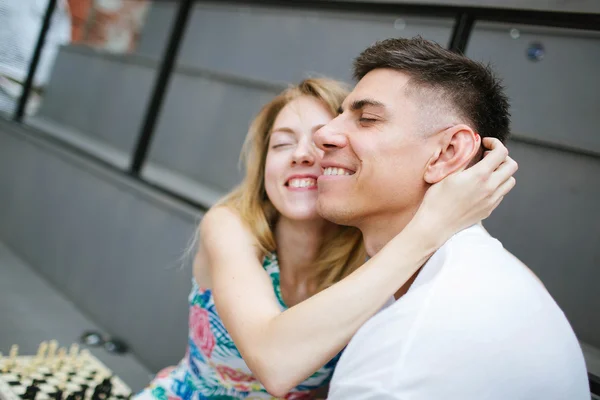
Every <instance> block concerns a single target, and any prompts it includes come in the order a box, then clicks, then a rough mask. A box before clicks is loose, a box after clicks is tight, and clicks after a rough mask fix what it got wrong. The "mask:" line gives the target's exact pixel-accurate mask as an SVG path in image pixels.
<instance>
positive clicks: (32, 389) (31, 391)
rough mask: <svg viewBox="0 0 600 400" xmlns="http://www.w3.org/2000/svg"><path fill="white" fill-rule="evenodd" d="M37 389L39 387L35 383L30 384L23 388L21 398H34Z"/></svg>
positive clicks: (24, 399)
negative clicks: (23, 391)
mask: <svg viewBox="0 0 600 400" xmlns="http://www.w3.org/2000/svg"><path fill="white" fill-rule="evenodd" d="M39 391H40V388H39V387H38V386H37V385H36V384H31V385H29V386H27V389H25V393H24V394H23V395H21V398H22V399H23V400H35V396H36V395H37V394H38V392H39Z"/></svg>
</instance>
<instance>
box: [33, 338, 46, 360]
mask: <svg viewBox="0 0 600 400" xmlns="http://www.w3.org/2000/svg"><path fill="white" fill-rule="evenodd" d="M47 350H48V342H42V343H40V347H38V351H37V355H36V359H37V361H38V362H41V361H43V360H44V358H45V357H46V351H47Z"/></svg>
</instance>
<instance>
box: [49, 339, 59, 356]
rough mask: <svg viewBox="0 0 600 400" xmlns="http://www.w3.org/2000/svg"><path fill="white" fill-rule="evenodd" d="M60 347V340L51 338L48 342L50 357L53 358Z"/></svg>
mask: <svg viewBox="0 0 600 400" xmlns="http://www.w3.org/2000/svg"><path fill="white" fill-rule="evenodd" d="M57 349H58V342H57V341H56V340H51V341H50V343H49V344H48V358H50V359H52V358H54V356H55V355H56V350H57Z"/></svg>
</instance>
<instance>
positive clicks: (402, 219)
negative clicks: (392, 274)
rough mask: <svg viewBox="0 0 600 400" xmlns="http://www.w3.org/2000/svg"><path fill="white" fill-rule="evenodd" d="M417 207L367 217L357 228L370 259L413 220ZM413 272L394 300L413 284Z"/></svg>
mask: <svg viewBox="0 0 600 400" xmlns="http://www.w3.org/2000/svg"><path fill="white" fill-rule="evenodd" d="M417 209H418V207H414V208H412V209H407V210H403V211H402V212H398V213H395V214H392V215H390V214H387V215H380V216H377V217H369V218H368V220H367V221H365V222H364V223H363V224H361V225H360V226H359V228H360V230H361V231H362V234H363V241H364V243H365V248H366V250H367V254H368V255H369V256H370V257H373V256H374V255H375V254H377V253H378V252H379V250H381V249H382V248H383V247H384V246H385V245H386V244H387V243H388V242H389V241H390V240H392V239H393V238H394V237H395V236H396V235H397V234H399V233H400V232H402V231H403V230H404V228H405V227H406V225H408V223H409V222H410V220H411V219H412V218H413V216H414V214H415V213H416V212H417ZM420 270H421V268H419V270H418V271H417V272H415V273H414V274H413V275H412V276H411V277H410V278H409V279H408V281H406V283H405V284H404V285H402V287H400V289H398V291H396V293H395V294H394V298H395V299H396V300H398V299H399V298H400V297H402V296H404V295H405V294H406V292H408V289H410V286H411V285H412V284H413V282H414V281H415V279H416V278H417V275H418V274H419V271H420Z"/></svg>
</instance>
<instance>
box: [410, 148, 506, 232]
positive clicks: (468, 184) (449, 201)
mask: <svg viewBox="0 0 600 400" xmlns="http://www.w3.org/2000/svg"><path fill="white" fill-rule="evenodd" d="M483 145H484V146H485V147H486V148H487V149H489V151H486V152H485V153H484V157H483V159H482V160H481V161H479V162H478V163H477V164H475V165H474V166H472V167H471V168H468V169H466V170H463V171H460V172H456V173H454V174H452V175H449V176H447V177H446V178H444V179H443V180H441V181H440V182H438V183H436V184H434V185H433V186H432V187H431V188H429V190H428V191H427V193H426V194H425V198H424V199H423V202H422V204H421V207H420V208H419V210H418V211H417V214H416V215H415V218H414V219H415V220H418V221H419V223H420V224H423V225H422V226H429V227H430V229H431V228H433V229H435V231H436V235H440V236H443V237H444V240H446V239H448V238H449V237H450V236H452V235H453V234H455V233H456V232H459V231H460V230H462V229H465V228H467V227H469V226H471V225H473V224H475V223H477V222H479V221H481V220H483V219H485V218H487V217H489V216H490V214H491V213H492V211H494V209H495V208H496V207H498V204H500V202H501V201H502V199H503V198H504V196H505V195H506V194H507V193H508V192H510V190H511V189H512V188H513V187H514V186H515V182H516V181H515V178H514V177H513V175H514V173H515V172H516V171H517V169H518V165H517V163H516V161H515V160H513V159H512V158H510V157H509V156H508V150H507V149H506V147H505V146H504V145H503V144H502V143H501V142H500V141H499V140H498V139H494V138H484V139H483Z"/></svg>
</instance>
